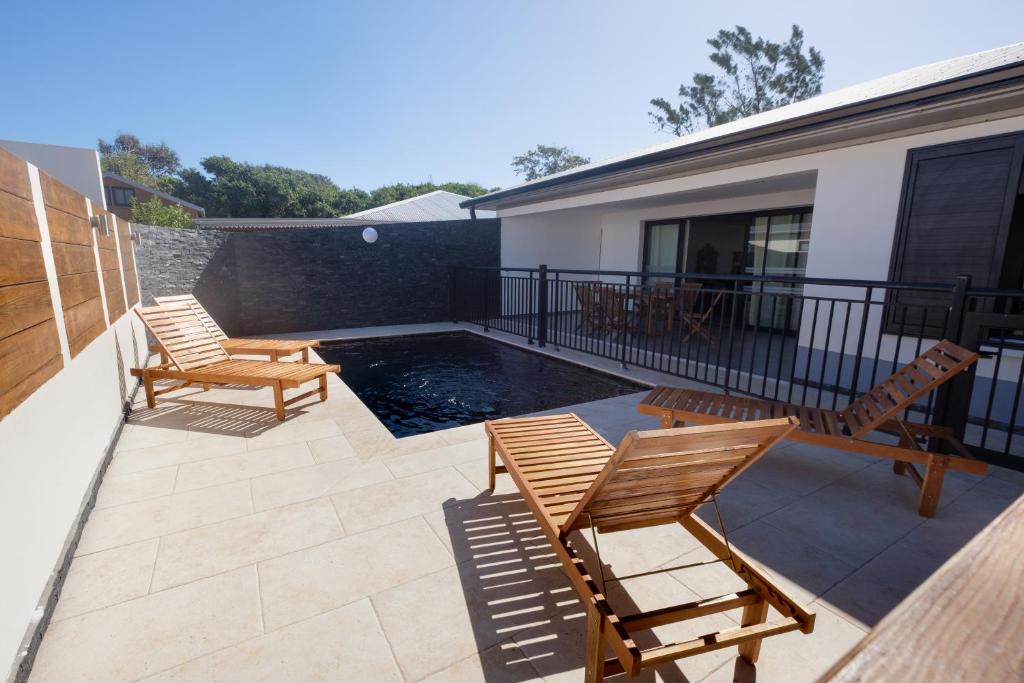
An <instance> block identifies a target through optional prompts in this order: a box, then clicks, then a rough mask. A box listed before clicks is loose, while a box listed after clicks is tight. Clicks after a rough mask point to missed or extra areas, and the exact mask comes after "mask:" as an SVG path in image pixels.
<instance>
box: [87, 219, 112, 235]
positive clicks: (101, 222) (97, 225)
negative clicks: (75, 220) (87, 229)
mask: <svg viewBox="0 0 1024 683" xmlns="http://www.w3.org/2000/svg"><path fill="white" fill-rule="evenodd" d="M89 225H91V226H92V228H93V230H95V231H96V233H97V234H98V235H100V236H102V237H110V223H109V222H108V221H107V217H106V215H105V214H100V215H97V216H93V217H92V218H90V219H89Z"/></svg>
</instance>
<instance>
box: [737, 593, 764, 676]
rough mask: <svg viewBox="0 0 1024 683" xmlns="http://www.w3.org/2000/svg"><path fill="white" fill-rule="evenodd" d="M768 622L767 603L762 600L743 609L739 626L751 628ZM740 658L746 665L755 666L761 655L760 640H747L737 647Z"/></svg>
mask: <svg viewBox="0 0 1024 683" xmlns="http://www.w3.org/2000/svg"><path fill="white" fill-rule="evenodd" d="M767 620H768V602H767V601H766V600H762V601H760V602H755V603H754V604H753V605H747V606H746V607H744V608H743V615H742V616H741V617H740V626H753V625H754V624H763V623H764V622H766V621H767ZM739 651H740V657H742V658H743V659H744V660H745V661H746V662H747V663H748V664H756V663H757V657H758V655H760V654H761V638H758V639H757V640H748V641H747V642H745V643H743V644H741V645H740V647H739Z"/></svg>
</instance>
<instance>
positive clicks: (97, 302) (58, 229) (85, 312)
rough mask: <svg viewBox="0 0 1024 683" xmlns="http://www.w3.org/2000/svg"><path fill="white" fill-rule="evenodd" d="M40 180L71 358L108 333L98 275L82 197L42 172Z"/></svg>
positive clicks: (90, 229)
mask: <svg viewBox="0 0 1024 683" xmlns="http://www.w3.org/2000/svg"><path fill="white" fill-rule="evenodd" d="M39 180H40V184H41V185H42V189H43V204H44V205H45V207H46V222H47V225H48V226H49V228H50V241H51V243H52V244H53V258H54V263H55V265H56V269H57V286H58V287H59V288H60V293H61V306H62V307H63V309H64V311H63V313H64V325H65V327H66V328H67V332H68V345H69V346H70V347H71V357H72V358H74V357H75V356H77V355H78V354H79V353H80V352H81V351H82V349H84V348H85V347H86V346H88V345H89V342H91V341H92V340H93V339H95V338H96V337H98V336H100V334H102V332H103V331H104V330H105V329H107V323H106V320H105V319H104V317H103V305H102V299H101V298H100V288H99V278H100V274H99V273H97V272H96V258H95V256H94V255H93V253H92V240H93V230H92V228H91V227H90V225H89V214H88V211H87V208H86V203H85V197H83V196H82V195H80V194H78V193H77V192H75V191H74V190H72V189H71V188H69V187H68V186H66V185H64V184H63V183H61V182H60V181H58V180H57V179H56V178H54V177H52V176H50V175H47V174H46V173H43V172H42V171H40V172H39ZM87 254H88V256H87ZM90 274H91V280H92V284H91V283H90V281H89V280H90V277H89V276H90ZM76 276H78V277H76ZM93 284H94V285H95V287H94V286H93ZM65 297H66V298H65ZM122 307H123V303H122Z"/></svg>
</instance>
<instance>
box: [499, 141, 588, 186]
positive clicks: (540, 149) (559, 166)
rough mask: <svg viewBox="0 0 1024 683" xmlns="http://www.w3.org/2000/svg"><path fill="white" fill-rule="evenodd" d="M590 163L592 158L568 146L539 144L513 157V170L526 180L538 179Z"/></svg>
mask: <svg viewBox="0 0 1024 683" xmlns="http://www.w3.org/2000/svg"><path fill="white" fill-rule="evenodd" d="M589 163H590V159H588V158H587V157H583V156H580V155H578V154H576V153H575V152H573V151H572V150H571V149H569V148H568V147H557V146H554V145H537V146H536V147H534V148H533V149H531V150H530V151H528V152H526V153H524V154H519V155H517V156H514V157H512V170H513V171H515V174H516V175H521V176H524V177H525V179H526V180H536V179H537V178H543V177H544V176H548V175H551V174H552V173H558V172H559V171H567V170H569V169H570V168H575V167H577V166H582V165H583V164H589Z"/></svg>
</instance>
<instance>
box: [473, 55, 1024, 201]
mask: <svg viewBox="0 0 1024 683" xmlns="http://www.w3.org/2000/svg"><path fill="white" fill-rule="evenodd" d="M1014 81H1020V82H1024V62H1013V63H1011V64H1005V65H1001V66H999V67H994V68H991V69H987V70H984V71H978V72H974V73H971V74H967V75H965V76H961V77H957V78H950V79H946V80H944V81H937V82H935V83H929V84H928V85H925V86H921V87H919V88H913V89H909V90H905V91H902V92H898V93H893V94H889V95H883V96H880V97H877V98H871V99H867V100H861V101H859V102H854V103H851V104H846V105H843V106H839V107H833V108H831V109H826V110H823V111H818V112H811V113H809V114H805V115H803V116H797V117H793V118H792V119H786V120H785V121H780V122H777V123H770V124H766V125H764V126H760V127H757V128H751V129H748V130H742V131H737V132H736V133H731V134H726V135H722V136H719V137H714V138H711V139H709V140H703V141H698V142H695V143H692V144H689V145H684V146H679V147H671V148H668V149H663V150H657V151H655V152H651V153H649V154H643V155H640V156H636V157H630V158H627V159H623V160H620V161H615V162H611V163H609V164H605V165H602V166H598V167H595V168H588V169H583V170H580V171H578V172H575V173H567V174H564V175H558V176H556V177H553V178H549V179H547V180H545V179H540V180H537V181H534V182H531V183H529V184H526V185H519V186H517V187H512V188H509V189H507V190H499V191H498V192H493V193H490V194H486V195H481V196H480V197H473V198H470V199H467V200H466V201H464V202H461V203H460V204H459V206H460V207H462V208H471V207H475V208H481V209H491V210H496V209H498V208H499V203H500V202H501V201H502V200H507V199H510V198H513V197H515V198H517V199H518V200H519V202H520V203H529V202H528V201H524V200H526V199H527V198H528V197H529V195H531V194H534V193H541V192H543V191H546V190H550V189H552V188H555V187H559V186H563V185H569V184H573V183H582V182H585V181H588V180H593V179H596V178H600V177H603V176H608V175H612V174H615V173H618V172H622V171H627V170H634V169H637V168H641V167H644V166H653V165H657V164H662V163H666V162H670V161H677V160H682V159H685V158H687V157H689V156H694V155H697V154H700V153H704V152H710V151H716V150H721V149H726V148H729V147H738V146H743V145H749V144H752V143H755V142H760V141H764V140H767V139H769V138H772V137H778V136H782V135H786V134H788V133H792V132H796V131H806V130H807V129H810V128H817V127H823V126H825V125H828V124H834V123H838V122H842V121H844V120H847V119H851V118H863V117H868V116H871V115H873V114H877V113H879V112H882V111H886V110H888V109H891V108H893V107H913V106H916V105H918V104H920V103H923V102H926V101H929V100H934V99H936V98H943V97H949V96H952V95H957V94H960V93H963V92H966V91H970V90H974V89H978V88H986V87H994V86H1001V85H1004V84H1008V83H1012V82H1014Z"/></svg>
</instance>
